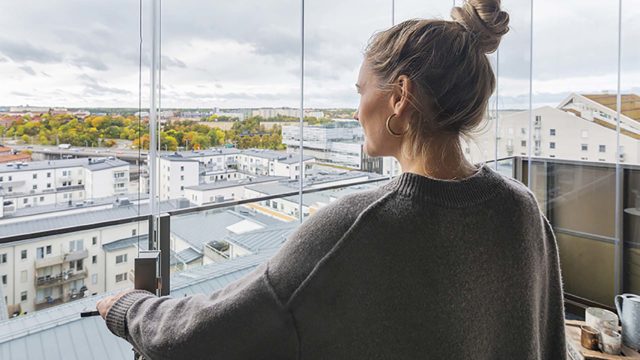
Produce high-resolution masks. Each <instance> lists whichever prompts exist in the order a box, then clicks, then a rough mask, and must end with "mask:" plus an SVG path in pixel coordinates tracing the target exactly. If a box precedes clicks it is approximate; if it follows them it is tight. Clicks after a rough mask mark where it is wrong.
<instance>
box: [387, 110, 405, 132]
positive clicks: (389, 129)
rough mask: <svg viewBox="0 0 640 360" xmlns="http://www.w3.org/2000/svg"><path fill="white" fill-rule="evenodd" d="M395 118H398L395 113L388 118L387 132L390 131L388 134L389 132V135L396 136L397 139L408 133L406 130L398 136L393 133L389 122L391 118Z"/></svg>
mask: <svg viewBox="0 0 640 360" xmlns="http://www.w3.org/2000/svg"><path fill="white" fill-rule="evenodd" d="M394 116H396V114H395V113H393V114H391V115H389V117H388V118H387V131H388V132H389V134H391V135H392V136H395V137H402V135H404V134H405V133H406V132H407V131H406V130H405V132H403V133H401V134H398V133H395V132H393V130H391V127H390V126H389V121H391V118H392V117H394Z"/></svg>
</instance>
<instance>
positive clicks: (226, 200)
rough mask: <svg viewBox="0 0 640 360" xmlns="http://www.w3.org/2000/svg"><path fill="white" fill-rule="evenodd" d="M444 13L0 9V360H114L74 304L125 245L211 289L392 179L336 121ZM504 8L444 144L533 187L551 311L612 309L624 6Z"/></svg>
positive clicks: (105, 340)
mask: <svg viewBox="0 0 640 360" xmlns="http://www.w3.org/2000/svg"><path fill="white" fill-rule="evenodd" d="M460 3H461V1H460V0H428V1H414V0H375V1H364V0H349V1H333V0H331V1H329V2H326V1H324V2H317V1H316V2H310V1H299V0H296V1H294V0H286V1H260V2H256V1H254V2H212V3H211V4H204V3H202V2H198V1H191V0H187V1H181V2H177V1H162V2H161V1H159V0H142V1H140V2H133V3H132V2H127V1H116V2H115V3H114V2H110V3H109V4H108V5H106V4H98V3H96V4H93V3H87V4H84V3H83V4H79V3H77V2H72V1H58V2H55V3H49V2H44V1H39V2H37V3H34V4H31V5H30V6H28V7H27V6H25V5H23V4H20V3H18V2H16V3H11V4H9V3H6V4H2V5H0V20H2V23H3V24H5V28H6V29H7V31H6V34H5V36H0V79H2V82H1V83H2V85H0V98H2V99H3V101H0V144H2V145H3V146H2V147H0V161H2V160H1V159H3V158H5V157H6V159H8V160H7V161H6V162H0V200H1V201H2V206H1V207H0V210H1V211H0V295H1V296H0V299H3V301H0V358H5V357H6V358H21V357H23V358H87V357H89V358H101V356H104V355H102V352H104V351H102V350H104V349H109V350H113V351H114V352H116V353H119V354H121V355H122V357H123V358H126V357H130V356H131V352H130V346H129V345H127V344H126V343H125V342H123V341H121V340H119V339H117V338H115V337H112V336H109V333H108V331H107V330H106V328H105V327H104V324H102V323H101V319H98V318H89V319H82V320H80V319H79V318H78V317H77V313H78V312H79V311H81V310H83V309H85V308H91V307H92V306H94V304H95V302H96V301H97V300H98V299H100V298H102V297H104V296H105V295H107V294H113V293H116V292H117V291H119V290H121V289H124V288H128V287H132V286H133V284H134V282H135V281H136V274H135V271H134V266H133V265H134V261H135V259H136V258H137V257H139V256H140V254H141V253H145V252H146V251H150V250H154V249H155V250H160V251H161V253H162V255H161V256H164V258H163V259H164V260H163V263H162V266H161V269H160V270H161V271H162V273H161V276H162V277H163V280H164V281H165V282H164V283H163V284H164V286H165V289H164V291H165V293H167V292H170V294H171V295H172V296H184V295H186V294H192V293H197V292H212V291H215V290H217V289H220V288H222V287H223V286H224V285H226V284H228V283H231V282H232V281H234V280H236V279H239V278H240V277H242V276H243V275H245V274H247V273H248V272H250V271H251V269H253V268H255V267H256V266H258V265H259V264H261V263H262V262H264V261H266V260H267V259H269V258H270V257H271V256H273V255H274V254H275V253H276V252H277V250H278V248H279V247H280V246H281V245H282V243H283V242H284V241H285V240H286V238H287V236H288V234H290V233H291V232H292V231H293V230H294V229H295V228H296V227H297V226H298V225H299V224H300V223H301V222H303V221H305V219H307V218H309V217H312V216H313V214H314V213H315V212H316V211H317V210H318V209H320V208H322V207H323V206H326V205H328V204H330V203H331V202H332V201H335V200H336V199H338V198H340V197H341V196H344V195H346V194H350V193H353V192H358V191H363V190H366V189H368V188H371V187H377V186H380V185H382V184H384V183H385V182H387V181H389V179H391V178H393V177H394V176H397V175H398V174H400V173H401V172H402V169H401V168H400V166H399V164H398V163H397V162H396V161H395V160H394V159H392V158H373V157H369V156H367V154H366V153H365V152H364V149H363V147H362V144H363V141H364V134H363V131H362V128H361V126H360V124H359V123H358V122H357V121H355V120H353V119H352V116H353V112H354V111H355V110H356V107H357V104H358V94H357V93H356V90H355V88H354V85H353V84H354V83H355V81H356V79H357V75H358V69H359V67H360V63H361V61H362V52H363V49H364V47H365V45H366V43H367V41H368V39H369V38H370V36H371V35H372V34H374V33H375V32H376V31H380V30H383V29H386V28H388V27H389V26H391V25H392V24H397V23H399V22H401V21H404V20H407V19H411V18H415V17H438V18H449V13H450V11H451V7H452V6H454V5H459V4H460ZM154 4H155V12H154ZM503 7H504V8H505V10H506V11H508V12H509V14H510V18H511V21H510V31H509V33H508V34H507V35H505V36H504V38H503V41H502V42H501V45H500V47H499V49H498V51H497V52H496V53H493V54H490V55H488V56H489V57H490V60H491V62H492V65H493V67H494V72H495V73H496V76H497V84H496V85H497V86H496V89H495V93H494V95H493V97H492V98H491V100H490V103H489V108H488V109H487V112H486V114H485V119H484V123H483V127H482V128H481V129H479V130H478V132H477V133H475V134H473V137H472V139H464V140H463V141H464V143H463V144H464V146H463V149H464V151H465V153H466V154H467V156H468V158H469V159H470V160H472V161H473V162H474V163H482V162H487V163H489V164H490V165H491V166H492V167H493V168H495V169H496V170H497V171H498V172H500V173H501V174H503V175H505V176H510V177H513V178H515V179H517V180H519V181H521V182H522V183H524V184H526V185H527V186H528V187H529V188H530V189H531V191H532V192H533V193H534V194H535V196H536V198H537V200H538V204H539V206H540V208H541V210H542V211H543V213H544V214H545V216H546V217H547V218H548V219H549V221H550V223H551V224H552V226H553V229H554V231H555V234H556V237H557V242H558V246H559V251H560V261H561V268H562V274H563V281H564V289H565V292H566V299H565V300H566V302H565V303H566V308H567V312H568V313H569V314H570V315H571V316H581V314H582V311H583V309H584V308H585V307H587V306H592V305H597V306H602V307H605V308H610V309H611V308H612V307H613V298H614V296H615V295H616V294H620V293H626V292H631V293H640V240H638V238H639V236H640V218H639V217H640V195H639V194H640V193H639V191H640V167H639V166H640V151H639V150H640V147H639V146H638V145H639V143H638V139H640V125H639V123H638V122H639V121H640V87H639V85H638V84H640V67H639V66H640V65H639V64H640V61H639V59H640V49H638V47H637V46H634V45H635V44H636V43H637V34H638V33H640V31H639V30H640V29H638V26H639V25H638V22H637V21H634V20H635V19H637V17H638V16H640V4H639V3H638V2H635V1H630V0H619V1H613V2H602V1H597V0H569V1H563V2H562V3H558V2H557V1H551V0H526V1H516V2H514V1H510V2H509V1H503ZM25 19H27V20H29V24H30V26H29V28H30V30H29V31H30V32H29V33H27V32H26V30H22V29H23V28H24V24H23V22H24V21H25ZM154 24H155V26H156V28H155V31H154V28H153V25H154ZM154 39H155V40H156V43H155V47H154V46H153V44H154ZM153 50H155V51H156V52H155V54H154V53H153ZM152 123H153V124H154V125H153V126H152V125H151V124H152ZM153 135H155V136H156V139H155V140H154V138H153ZM154 142H155V144H156V148H155V149H152V147H153V144H154ZM4 149H8V150H6V151H5V150H4ZM150 234H151V235H150ZM167 280H168V281H167ZM87 336H88V337H91V338H95V339H98V338H99V339H101V340H100V341H99V342H100V344H98V345H92V344H90V343H89V342H88V341H87V340H86V339H87ZM51 339H58V341H57V343H56V344H54V343H53V342H52V340H51ZM71 348H73V349H74V352H73V354H70V353H69V352H68V351H66V350H65V349H71Z"/></svg>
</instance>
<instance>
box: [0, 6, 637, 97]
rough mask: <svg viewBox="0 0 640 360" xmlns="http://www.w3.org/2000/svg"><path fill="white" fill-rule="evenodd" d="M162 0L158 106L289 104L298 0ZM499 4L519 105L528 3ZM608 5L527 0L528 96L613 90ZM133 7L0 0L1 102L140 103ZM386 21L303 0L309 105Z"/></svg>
mask: <svg viewBox="0 0 640 360" xmlns="http://www.w3.org/2000/svg"><path fill="white" fill-rule="evenodd" d="M457 2H458V3H460V1H457ZM162 4H163V9H162V12H163V16H162V59H161V62H162V68H163V71H162V78H161V80H162V85H163V89H162V99H161V106H162V107H163V108H213V107H220V108H241V107H244V108H249V107H283V106H285V107H293V108H297V107H299V101H300V68H299V67H300V46H301V42H300V1H299V0H295V1H294V0H291V1H282V0H279V1H275V0H264V1H246V0H241V1H234V2H215V3H208V2H207V3H202V2H198V1H195V0H184V1H181V2H180V3H178V2H175V1H174V2H169V1H164V2H162ZM149 5H150V2H149V1H148V0H145V1H144V6H145V8H144V10H143V24H144V25H145V26H144V27H145V31H144V34H143V54H144V55H145V56H143V59H142V63H143V64H142V73H141V75H142V92H141V97H142V104H143V106H142V107H143V108H144V107H145V106H144V105H145V104H147V106H148V97H149V92H150V90H149V69H148V66H149V56H148V54H149V50H150V49H149V47H148V46H149V42H150V38H151V36H150V32H149V31H148V30H149V29H148V26H147V25H148V18H149V15H150V6H149ZM395 5H396V8H395V15H396V23H397V22H400V21H403V20H406V19H409V18H413V17H429V18H431V17H439V18H446V19H448V18H449V12H450V10H451V6H452V0H396V1H395ZM503 6H504V9H505V10H506V11H508V12H509V13H510V16H511V30H510V32H509V33H508V34H507V35H506V36H505V37H504V39H503V42H502V44H501V50H500V69H499V75H500V76H499V85H500V89H499V93H500V107H501V108H504V109H507V108H510V109H511V108H521V109H525V108H527V107H528V104H529V45H530V44H529V37H530V31H529V29H530V23H529V21H530V20H529V19H530V12H529V7H530V3H529V1H526V0H525V1H510V0H505V1H503ZM617 15H618V8H617V2H616V3H615V4H614V2H602V1H599V0H565V1H562V2H557V1H553V0H534V16H535V18H534V30H533V39H534V40H533V49H534V56H533V77H534V82H533V94H534V96H533V99H532V101H533V105H534V107H537V106H540V105H557V103H558V102H559V101H560V100H562V99H563V98H564V97H565V96H566V95H568V94H569V93H570V92H579V93H586V92H588V93H597V92H601V91H603V90H608V91H609V92H611V93H615V91H616V86H617V36H618V33H617V31H618V30H617V29H618V24H617ZM638 17H640V2H638V1H633V0H623V31H622V35H623V43H622V49H623V52H622V55H623V57H622V89H623V92H635V93H640V48H638V47H637V46H635V43H636V42H637V34H639V33H640V22H637V21H635V19H637V18H638ZM594 19H597V26H596V25H595V23H594ZM138 20H139V18H138V2H131V1H126V0H114V1H111V2H106V3H105V2H102V3H100V2H97V3H94V2H82V1H78V0H74V1H71V0H61V1H56V2H48V1H44V0H32V1H29V5H28V6H27V5H25V4H24V3H21V2H3V4H1V5H0V23H2V24H3V32H2V34H0V103H2V104H4V105H5V106H18V105H26V104H29V105H31V106H55V107H68V108H92V107H93V108H97V107H103V108H116V107H118V108H122V107H126V108H137V107H138V46H139V33H138V26H139V23H138ZM25 24H28V26H25ZM390 25H391V0H357V1H356V0H350V1H338V0H327V1H323V2H322V3H320V2H309V1H307V2H306V4H305V77H304V82H305V98H304V101H305V108H355V107H357V105H358V96H357V93H356V91H355V88H354V83H355V81H356V78H357V73H358V69H359V66H360V63H361V61H362V53H363V50H364V48H365V46H366V44H367V41H368V39H369V38H370V36H371V35H372V34H374V33H375V32H376V31H380V30H383V29H386V28H388V27H389V26H390ZM567 25H570V26H567ZM491 59H492V61H494V62H495V54H494V55H491ZM494 104H495V102H492V103H491V104H490V107H491V108H493V107H494Z"/></svg>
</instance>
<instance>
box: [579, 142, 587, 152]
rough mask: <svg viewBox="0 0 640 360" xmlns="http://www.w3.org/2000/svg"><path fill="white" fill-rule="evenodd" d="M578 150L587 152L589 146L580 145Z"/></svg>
mask: <svg viewBox="0 0 640 360" xmlns="http://www.w3.org/2000/svg"><path fill="white" fill-rule="evenodd" d="M580 148H581V149H582V151H587V150H589V145H588V144H582V145H580Z"/></svg>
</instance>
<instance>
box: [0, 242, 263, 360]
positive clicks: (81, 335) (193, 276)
mask: <svg viewBox="0 0 640 360" xmlns="http://www.w3.org/2000/svg"><path fill="white" fill-rule="evenodd" d="M275 252H276V250H275V249H274V250H272V251H268V252H263V253H260V254H256V255H249V256H243V257H239V258H235V259H232V260H227V261H224V262H221V263H213V264H209V265H205V266H201V267H198V268H195V269H189V270H186V271H183V272H180V273H176V274H174V275H172V278H171V284H172V287H171V296H173V297H182V296H187V295H192V294H196V293H213V292H215V291H217V290H219V289H222V288H223V287H225V286H226V285H228V284H230V283H232V282H234V281H236V280H239V279H241V278H242V277H244V276H246V275H247V274H249V273H250V272H251V271H253V270H254V269H255V268H256V267H257V266H259V265H260V264H262V263H264V262H265V261H267V260H268V259H269V258H271V257H272V256H273V255H274V254H275ZM114 293H115V292H111V293H108V294H101V295H96V296H92V297H88V298H83V299H79V300H76V301H72V302H69V303H66V304H62V305H59V306H55V307H52V308H49V309H46V310H41V311H37V312H34V313H31V314H28V315H25V316H20V317H18V318H15V319H10V320H6V321H2V322H0V359H3V360H4V359H11V360H22V359H25V360H30V359H45V360H58V359H60V360H62V359H64V360H76V359H78V360H79V359H96V360H103V359H118V360H119V359H123V360H124V359H127V360H128V359H131V358H132V352H131V345H130V344H129V343H127V342H126V341H125V340H123V339H121V338H118V337H116V336H114V335H113V334H111V332H110V331H109V330H108V329H107V327H106V325H105V323H104V320H102V318H100V317H98V316H94V317H89V318H80V316H79V313H80V312H81V311H84V310H90V309H95V304H96V302H97V301H98V300H99V299H101V298H103V297H105V296H106V295H112V294H114Z"/></svg>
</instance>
